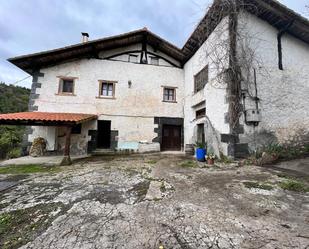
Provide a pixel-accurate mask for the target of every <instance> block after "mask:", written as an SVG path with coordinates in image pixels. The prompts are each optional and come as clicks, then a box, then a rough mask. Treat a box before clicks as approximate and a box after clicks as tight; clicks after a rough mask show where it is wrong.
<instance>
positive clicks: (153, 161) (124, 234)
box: [0, 154, 309, 249]
mask: <svg viewBox="0 0 309 249" xmlns="http://www.w3.org/2000/svg"><path fill="white" fill-rule="evenodd" d="M308 161H309V160H308V159H306V160H305V163H306V164H307V166H308ZM200 166H203V164H197V163H196V162H194V161H193V160H192V159H188V158H185V157H184V156H180V155H162V154H156V155H134V156H118V157H94V158H88V159H84V160H80V161H78V162H76V163H74V165H72V166H67V167H58V168H57V170H54V171H51V172H41V173H32V174H27V175H16V174H14V175H13V174H2V175H0V180H1V182H8V183H10V182H14V183H16V184H13V185H12V187H10V188H8V189H6V190H4V191H2V192H0V208H1V211H0V215H1V217H2V218H1V222H2V225H3V224H6V225H7V227H5V228H6V230H1V229H0V234H1V236H0V247H1V248H23V249H30V248H63V249H64V248H83V249H84V248H89V249H90V248H132V249H133V248H134V249H136V248H159V246H160V245H162V246H163V247H164V248H187V249H189V248H192V249H195V248H309V226H308V225H309V196H308V193H306V192H294V191H289V190H283V189H282V188H280V187H279V185H280V184H279V183H280V182H282V181H284V180H285V177H286V176H287V175H290V174H292V176H293V172H292V171H286V170H285V171H281V170H279V169H277V168H262V167H255V166H242V167H238V166H237V164H229V165H225V164H219V165H216V166H209V167H200ZM296 176H297V174H296ZM302 180H303V181H304V182H305V184H308V175H304V177H303V179H302ZM248 183H251V184H252V183H253V185H252V186H251V185H250V184H248ZM254 183H258V185H257V186H256V185H254ZM259 184H260V185H259ZM263 184H264V185H265V186H268V187H259V186H264V185H263ZM16 217H17V218H16ZM8 224H9V225H10V226H9V225H8Z"/></svg>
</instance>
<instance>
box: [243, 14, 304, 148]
mask: <svg viewBox="0 0 309 249" xmlns="http://www.w3.org/2000/svg"><path fill="white" fill-rule="evenodd" d="M240 28H241V29H242V32H243V33H244V36H246V37H248V38H249V39H248V41H246V42H247V45H248V46H249V47H250V48H251V49H252V50H253V51H255V54H256V60H257V61H256V62H255V63H254V65H253V67H254V68H256V71H257V92H258V98H260V102H259V108H260V109H261V114H262V121H261V122H260V124H259V125H258V126H257V127H256V128H254V127H253V126H248V125H245V134H244V135H243V136H241V140H242V141H244V142H248V143H249V146H250V148H251V149H252V150H254V149H255V145H256V146H261V145H263V144H265V143H268V142H269V141H272V142H279V143H282V144H292V145H296V144H302V143H309V70H308V69H309V45H308V44H306V43H303V42H302V41H300V40H298V39H296V38H294V37H292V36H290V35H289V34H284V35H283V37H282V54H283V70H279V67H278V48H277V34H278V32H279V31H278V30H277V29H275V28H274V27H272V26H271V25H269V24H268V23H267V22H265V21H263V20H261V19H259V18H257V17H255V16H253V15H251V14H249V13H242V15H241V17H240ZM252 81H253V79H252V76H251V82H252ZM250 85H251V89H250V90H251V92H253V95H254V87H252V84H250ZM246 105H247V108H252V107H253V108H254V107H255V103H254V102H253V101H247V103H246ZM241 120H242V123H244V116H242V117H241Z"/></svg>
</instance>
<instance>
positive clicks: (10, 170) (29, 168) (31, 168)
mask: <svg viewBox="0 0 309 249" xmlns="http://www.w3.org/2000/svg"><path fill="white" fill-rule="evenodd" d="M59 171H60V167H58V166H43V165H37V164H28V165H12V166H6V167H0V174H32V173H41V172H52V173H53V172H59Z"/></svg>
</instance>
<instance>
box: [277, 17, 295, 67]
mask: <svg viewBox="0 0 309 249" xmlns="http://www.w3.org/2000/svg"><path fill="white" fill-rule="evenodd" d="M293 23H294V20H292V21H290V22H289V23H288V24H287V25H286V26H285V27H284V28H282V29H281V30H279V33H278V35H277V41H278V66H279V69H280V70H283V65H282V41H281V38H282V36H283V35H284V34H285V33H286V32H287V30H288V29H289V28H290V27H291V26H292V25H293Z"/></svg>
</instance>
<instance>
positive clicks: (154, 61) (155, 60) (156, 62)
mask: <svg viewBox="0 0 309 249" xmlns="http://www.w3.org/2000/svg"><path fill="white" fill-rule="evenodd" d="M150 64H151V65H156V66H158V65H159V58H158V57H150Z"/></svg>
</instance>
